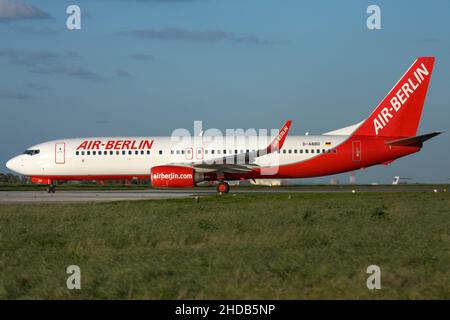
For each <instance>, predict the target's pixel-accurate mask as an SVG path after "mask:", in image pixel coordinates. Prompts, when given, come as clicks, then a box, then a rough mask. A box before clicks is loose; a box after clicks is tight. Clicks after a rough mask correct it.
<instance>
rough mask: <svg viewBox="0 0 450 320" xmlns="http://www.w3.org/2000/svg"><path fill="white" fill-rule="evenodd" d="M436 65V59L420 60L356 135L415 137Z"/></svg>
mask: <svg viewBox="0 0 450 320" xmlns="http://www.w3.org/2000/svg"><path fill="white" fill-rule="evenodd" d="M433 65H434V57H421V58H417V59H416V61H414V63H413V64H412V66H411V67H410V68H409V69H408V71H406V73H405V74H404V75H403V77H402V78H401V79H400V80H399V81H398V82H397V84H396V85H395V86H394V87H393V88H392V90H391V91H389V93H388V94H387V96H386V97H385V98H384V99H383V101H381V103H380V104H379V105H378V107H377V108H376V109H375V110H374V111H373V112H372V114H371V115H370V116H369V118H367V120H366V121H365V122H364V123H363V124H362V125H361V126H360V127H359V128H358V129H357V130H356V131H355V132H354V134H360V135H371V136H372V135H374V136H386V137H411V136H415V135H416V133H417V127H418V126H419V121H420V116H421V114H422V109H423V104H424V102H425V97H426V95H427V89H428V84H429V83H430V78H431V73H432V72H433Z"/></svg>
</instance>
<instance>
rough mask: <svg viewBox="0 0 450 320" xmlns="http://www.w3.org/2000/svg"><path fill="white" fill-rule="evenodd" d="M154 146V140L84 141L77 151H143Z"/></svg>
mask: <svg viewBox="0 0 450 320" xmlns="http://www.w3.org/2000/svg"><path fill="white" fill-rule="evenodd" d="M152 145H153V140H104V141H102V140H84V141H83V142H82V143H81V144H80V145H79V146H78V147H77V150H100V149H104V150H141V149H151V148H152Z"/></svg>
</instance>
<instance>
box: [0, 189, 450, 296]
mask: <svg viewBox="0 0 450 320" xmlns="http://www.w3.org/2000/svg"><path fill="white" fill-rule="evenodd" d="M72 264H75V265H79V266H80V268H81V275H82V279H81V282H82V289H81V290H68V289H67V287H66V279H67V277H68V274H66V272H65V271H66V267H67V266H68V265H72ZM372 264H376V265H378V266H380V267H381V272H382V274H381V286H382V289H381V290H368V289H367V287H366V279H367V277H368V274H366V268H367V267H368V266H369V265H372ZM449 266H450V195H449V194H448V193H442V192H441V193H404V194H403V193H393V194H391V193H357V194H351V193H339V194H292V195H289V194H255V195H244V194H239V195H237V196H232V195H227V196H208V197H205V198H201V199H200V201H199V203H196V201H195V200H193V199H184V200H153V201H136V202H113V203H95V204H90V203H86V204H70V205H69V204H67V205H65V204H47V205H46V204H41V205H2V206H0V298H1V299H29V298H31V299H49V298H56V299H82V298H90V299H104V298H105V299H130V298H131V299H241V298H242V299H317V298H318V299H325V298H326V299H339V298H349V299H420V298H423V299H431V298H439V299H450V268H449Z"/></svg>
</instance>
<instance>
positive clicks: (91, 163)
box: [6, 57, 439, 193]
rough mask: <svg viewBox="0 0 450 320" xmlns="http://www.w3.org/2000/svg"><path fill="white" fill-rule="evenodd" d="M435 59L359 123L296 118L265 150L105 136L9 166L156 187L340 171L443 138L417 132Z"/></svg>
mask: <svg viewBox="0 0 450 320" xmlns="http://www.w3.org/2000/svg"><path fill="white" fill-rule="evenodd" d="M433 65H434V57H420V58H418V59H416V60H415V61H414V63H413V64H412V66H411V67H410V68H409V69H408V71H407V72H406V73H405V74H404V75H403V76H402V78H401V79H400V80H399V81H398V82H397V84H395V86H394V87H393V88H392V90H391V91H390V92H389V93H388V94H387V96H386V97H385V98H384V99H383V100H382V101H381V103H380V104H379V105H378V106H377V107H376V108H375V110H374V111H373V112H372V114H371V115H370V116H369V117H368V118H367V119H366V120H363V121H361V122H360V123H358V124H355V125H352V126H349V127H346V128H342V129H339V130H334V131H331V132H327V133H324V134H322V135H318V136H315V135H306V136H288V132H289V128H290V125H291V121H287V122H286V124H285V125H284V126H283V127H282V128H281V130H280V131H279V133H278V135H277V136H276V137H275V139H274V140H273V141H272V143H270V144H268V146H267V147H263V148H261V147H260V146H259V144H256V143H255V142H252V139H248V137H247V138H246V137H244V138H243V139H232V141H231V142H230V139H219V140H217V139H216V140H214V139H213V140H212V141H206V139H203V138H201V139H198V138H196V139H189V140H187V142H184V143H183V142H179V141H174V139H173V137H103V138H81V139H61V140H55V141H49V142H44V143H41V144H38V145H35V146H32V147H30V148H28V149H27V150H26V151H25V152H24V153H23V154H21V155H18V156H16V157H14V158H12V159H11V160H9V161H8V162H7V164H6V166H7V167H8V168H9V169H10V170H12V171H15V172H18V173H20V174H22V175H25V176H29V177H31V180H32V182H34V183H38V184H46V185H49V189H48V191H49V192H55V186H54V184H55V181H67V180H108V179H150V180H151V183H152V186H153V187H174V188H175V187H193V186H195V185H196V184H197V183H199V182H202V181H217V182H218V183H217V191H218V192H221V193H227V192H228V191H229V185H228V183H227V182H226V181H229V180H244V179H257V178H264V179H268V178H276V179H280V178H282V179H288V178H307V177H317V176H325V175H331V174H337V173H342V172H347V171H352V170H357V169H361V168H366V167H369V166H373V165H377V164H389V163H391V162H392V161H394V160H396V159H397V158H400V157H404V156H407V155H410V154H413V153H415V152H418V151H419V150H420V149H421V148H422V145H423V142H424V141H426V140H428V139H430V138H432V137H434V136H436V135H438V134H439V132H433V133H428V134H423V135H417V128H418V125H419V121H420V117H421V114H422V109H423V105H424V102H425V97H426V93H427V89H428V84H429V82H430V78H431V74H432V71H433Z"/></svg>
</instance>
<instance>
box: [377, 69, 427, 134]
mask: <svg viewBox="0 0 450 320" xmlns="http://www.w3.org/2000/svg"><path fill="white" fill-rule="evenodd" d="M429 75H430V72H429V71H428V69H427V67H426V66H425V65H424V64H423V63H422V64H421V66H420V67H417V68H416V70H415V71H414V72H413V75H412V76H410V77H408V78H407V79H406V80H404V82H402V83H401V85H400V89H398V90H397V91H396V92H395V91H394V93H395V94H394V96H393V97H391V98H390V99H389V103H390V105H389V106H387V107H384V108H383V109H381V111H380V112H379V113H378V115H377V116H376V117H375V118H374V119H373V127H374V130H375V135H378V133H379V132H380V130H382V129H383V128H385V127H386V126H387V124H388V123H389V121H390V119H392V118H394V116H395V113H397V112H398V111H399V110H400V109H401V108H402V106H403V105H404V104H405V103H406V102H407V101H408V99H409V98H410V97H411V96H412V95H413V94H414V92H415V91H416V90H417V88H419V86H420V84H421V83H422V82H423V81H424V79H425V78H426V77H427V76H429Z"/></svg>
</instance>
